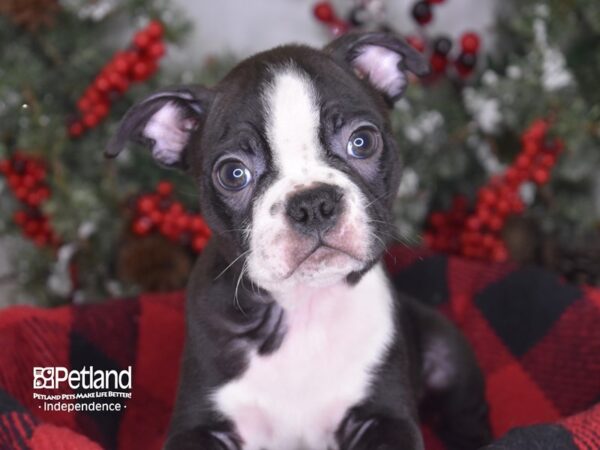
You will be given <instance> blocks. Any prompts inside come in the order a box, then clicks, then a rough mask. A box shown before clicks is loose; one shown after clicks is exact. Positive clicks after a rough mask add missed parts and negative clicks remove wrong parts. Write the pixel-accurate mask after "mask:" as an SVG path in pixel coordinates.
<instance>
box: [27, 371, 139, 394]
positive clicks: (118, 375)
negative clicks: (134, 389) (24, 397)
mask: <svg viewBox="0 0 600 450" xmlns="http://www.w3.org/2000/svg"><path fill="white" fill-rule="evenodd" d="M63 383H67V384H68V385H69V387H70V388H71V389H100V390H110V389H117V390H126V389H131V366H129V367H127V369H124V370H121V371H116V370H100V369H94V367H93V366H89V367H84V368H83V369H81V370H74V369H72V370H69V369H67V368H66V367H34V368H33V388H34V389H58V388H60V387H61V385H62V384H63Z"/></svg>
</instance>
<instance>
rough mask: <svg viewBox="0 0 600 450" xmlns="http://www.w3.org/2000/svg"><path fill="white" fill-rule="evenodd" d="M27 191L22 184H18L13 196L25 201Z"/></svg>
mask: <svg viewBox="0 0 600 450" xmlns="http://www.w3.org/2000/svg"><path fill="white" fill-rule="evenodd" d="M28 193H29V192H28V191H27V188H26V187H24V186H19V187H18V188H17V189H15V197H17V198H18V199H19V200H20V201H22V202H24V201H25V199H26V198H27V194H28Z"/></svg>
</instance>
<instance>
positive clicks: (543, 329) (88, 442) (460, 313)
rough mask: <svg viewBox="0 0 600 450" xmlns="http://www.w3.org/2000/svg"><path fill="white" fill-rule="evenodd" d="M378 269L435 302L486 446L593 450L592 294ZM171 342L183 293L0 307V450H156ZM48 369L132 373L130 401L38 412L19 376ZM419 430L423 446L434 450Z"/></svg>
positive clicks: (434, 443) (533, 279)
mask: <svg viewBox="0 0 600 450" xmlns="http://www.w3.org/2000/svg"><path fill="white" fill-rule="evenodd" d="M386 262H387V264H388V267H389V270H390V273H391V275H392V280H393V282H394V284H395V285H396V287H397V288H398V289H400V290H402V291H404V292H406V293H408V294H410V295H412V296H414V297H416V298H417V299H419V300H421V301H423V302H425V303H428V304H430V305H432V306H434V307H436V308H439V309H440V310H441V311H442V312H443V313H444V314H445V315H447V316H448V317H449V318H450V319H451V320H452V321H453V322H454V323H455V324H456V325H457V326H458V327H459V328H460V329H461V330H462V331H463V333H464V334H465V335H466V336H467V338H468V340H469V341H470V343H471V345H472V346H473V348H474V350H475V353H476V354H477V358H478V361H479V365H480V367H481V369H482V370H483V372H484V374H485V377H486V382H487V388H486V389H487V398H488V402H489V404H490V420H491V423H492V427H493V431H494V434H495V436H496V437H497V440H496V441H495V442H494V443H493V444H491V445H490V446H489V450H535V449H540V450H542V449H543V450H552V449H556V450H558V449H564V450H596V449H600V290H597V289H592V288H587V287H575V286H572V285H569V284H567V283H565V282H563V281H562V280H561V279H560V278H559V277H557V276H556V275H554V274H551V273H549V272H546V271H543V270H541V269H538V268H534V267H517V266H515V265H511V264H483V263H479V262H472V261H467V260H464V259H460V258H455V257H447V256H442V255H436V254H433V253H429V252H427V251H422V250H415V249H407V248H404V247H395V248H392V249H391V250H390V251H389V252H388V253H387V255H386ZM183 340H184V316H183V293H173V294H160V295H141V296H139V297H136V298H130V299H120V300H110V301H107V302H104V303H102V304H98V305H93V306H73V307H62V308H56V309H51V310H46V309H38V308H33V307H13V308H9V309H6V310H3V311H1V312H0V449H23V450H51V449H62V450H69V449H73V450H99V449H119V450H129V449H133V450H135V449H144V450H153V449H156V450H158V449H160V448H161V446H162V443H163V441H164V438H165V436H166V432H167V427H168V421H169V416H170V413H171V410H172V406H173V401H174V397H175V392H176V387H177V378H178V371H179V358H180V355H181V349H182V345H183ZM50 366H58V367H65V368H68V369H81V368H84V367H89V366H93V367H94V368H96V369H109V370H110V369H116V370H121V369H124V368H126V367H128V366H132V373H133V376H132V389H131V393H132V398H131V399H127V400H124V401H123V404H124V405H125V406H126V407H125V408H123V409H122V411H120V412H81V411H80V412H53V411H45V410H44V409H43V408H42V406H41V403H42V402H40V401H39V400H36V399H34V398H33V389H32V385H33V368H34V367H50ZM61 389H62V390H61V391H60V393H72V392H70V391H69V388H66V389H65V388H61ZM423 430H424V435H425V439H426V442H427V448H428V450H442V449H443V448H444V447H443V445H442V444H441V443H440V442H439V440H438V439H437V438H436V437H435V435H434V434H433V432H432V431H431V430H430V429H429V428H428V427H427V426H426V425H424V428H423Z"/></svg>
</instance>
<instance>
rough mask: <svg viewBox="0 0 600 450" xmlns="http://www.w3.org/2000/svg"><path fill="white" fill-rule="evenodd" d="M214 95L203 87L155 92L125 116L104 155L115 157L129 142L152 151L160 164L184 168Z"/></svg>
mask: <svg viewBox="0 0 600 450" xmlns="http://www.w3.org/2000/svg"><path fill="white" fill-rule="evenodd" d="M212 97H213V92H212V91H211V90H210V89H207V88H204V87H202V86H198V87H184V88H175V89H166V90H163V91H159V92H156V93H155V94H153V95H151V96H149V97H147V98H146V99H144V100H142V101H141V102H139V103H137V104H136V105H134V106H132V107H131V108H130V109H129V111H127V113H126V114H125V116H124V117H123V119H122V120H121V123H120V125H119V129H118V130H117V133H116V134H115V135H114V136H113V138H112V139H111V140H110V142H109V144H108V146H107V148H106V150H105V152H104V154H105V155H106V156H108V157H110V158H114V157H116V156H117V155H118V154H119V153H120V152H121V151H122V150H123V148H124V147H125V145H126V144H127V142H128V141H136V142H139V143H141V144H143V145H145V146H146V147H149V148H150V149H151V150H152V156H153V157H154V159H155V160H156V161H157V162H159V163H160V164H161V165H164V166H167V167H178V168H187V161H186V160H187V158H186V154H187V147H188V144H189V141H190V138H191V136H192V134H193V132H194V131H195V130H196V129H197V128H198V127H199V126H200V124H201V122H202V121H203V120H204V118H205V117H206V115H207V113H208V107H209V105H210V103H211V101H212Z"/></svg>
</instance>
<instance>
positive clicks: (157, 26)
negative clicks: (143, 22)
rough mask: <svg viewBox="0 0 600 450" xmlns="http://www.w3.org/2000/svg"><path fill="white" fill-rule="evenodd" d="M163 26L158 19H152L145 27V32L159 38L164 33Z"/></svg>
mask: <svg viewBox="0 0 600 450" xmlns="http://www.w3.org/2000/svg"><path fill="white" fill-rule="evenodd" d="M164 31H165V28H164V27H163V24H162V23H161V22H160V21H158V20H152V21H150V23H149V24H148V26H147V27H146V32H147V33H148V36H150V37H151V38H152V39H160V38H161V37H162V36H163V34H164Z"/></svg>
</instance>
